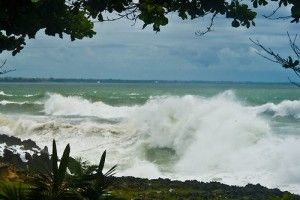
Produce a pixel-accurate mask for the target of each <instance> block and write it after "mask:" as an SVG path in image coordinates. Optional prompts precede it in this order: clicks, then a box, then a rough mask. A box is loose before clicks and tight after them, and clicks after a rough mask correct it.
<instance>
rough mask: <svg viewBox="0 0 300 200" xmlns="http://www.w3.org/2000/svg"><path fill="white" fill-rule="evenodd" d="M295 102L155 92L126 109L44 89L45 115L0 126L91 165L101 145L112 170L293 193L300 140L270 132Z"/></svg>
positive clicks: (299, 175) (298, 177) (298, 179)
mask: <svg viewBox="0 0 300 200" xmlns="http://www.w3.org/2000/svg"><path fill="white" fill-rule="evenodd" d="M298 104H299V101H298V100H295V101H289V100H285V101H282V102H280V103H277V104H274V103H266V104H263V105H259V106H258V105H249V104H247V103H246V102H241V101H240V100H239V98H238V97H236V95H235V94H234V92H233V91H231V90H229V91H225V92H222V93H220V94H217V95H214V96H212V97H204V96H200V95H183V96H176V95H160V96H157V95H156V96H153V97H151V98H149V99H148V101H147V102H146V103H144V104H142V105H133V106H129V105H123V106H113V105H108V104H106V103H104V102H102V101H92V100H90V99H85V98H84V97H78V96H64V95H61V94H57V93H49V94H47V96H46V98H45V100H44V103H43V110H41V111H42V112H44V113H45V115H40V116H39V115H37V116H29V115H25V116H24V115H23V116H20V115H18V114H10V115H3V116H1V117H2V119H1V118H0V123H1V120H2V125H1V126H0V129H1V130H2V132H6V131H7V132H9V134H12V135H18V136H20V137H23V138H32V139H33V140H36V141H37V142H38V144H40V145H41V146H43V145H49V141H51V139H52V138H56V139H57V141H58V146H59V148H62V147H64V145H65V144H66V143H70V144H71V146H74V148H73V151H72V153H73V154H74V155H76V156H82V157H83V158H85V159H88V160H90V161H91V162H94V163H95V162H97V159H98V157H99V155H100V154H101V152H102V151H103V150H104V149H107V150H108V153H109V154H110V157H111V158H112V159H110V160H108V163H109V164H110V165H113V164H116V163H118V165H119V172H118V174H119V175H135V176H143V177H151V178H154V177H169V178H173V179H181V180H184V179H198V180H204V181H211V180H218V181H222V182H225V183H230V184H239V185H244V184H246V183H249V182H250V183H261V184H264V185H267V186H269V187H280V188H282V189H289V190H291V191H296V192H300V185H299V184H298V183H300V170H298V169H299V166H300V152H299V145H300V137H299V135H297V134H294V135H284V137H283V136H281V135H277V134H276V132H274V127H272V120H273V117H275V116H278V115H282V116H289V117H294V118H296V119H297V118H298V117H297V116H299V113H300V111H299V110H298V109H297V108H298ZM268 116H270V117H268ZM61 150H62V149H61ZM153 152H156V153H153ZM149 155H150V156H149ZM162 157H163V158H164V159H161V158H162ZM162 161H164V162H162Z"/></svg>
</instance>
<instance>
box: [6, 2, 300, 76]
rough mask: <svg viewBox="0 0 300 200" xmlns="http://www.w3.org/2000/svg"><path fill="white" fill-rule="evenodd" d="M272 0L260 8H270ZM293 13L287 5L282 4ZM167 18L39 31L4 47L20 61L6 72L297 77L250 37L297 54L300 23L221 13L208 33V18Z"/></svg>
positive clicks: (11, 61)
mask: <svg viewBox="0 0 300 200" xmlns="http://www.w3.org/2000/svg"><path fill="white" fill-rule="evenodd" d="M271 10H272V7H269V8H267V9H264V10H262V13H270V12H271ZM280 12H281V14H283V15H285V14H288V10H287V9H283V10H281V11H280ZM168 17H169V24H168V25H167V26H166V27H162V28H161V31H160V32H159V33H155V32H154V31H152V28H151V26H150V27H148V28H146V29H144V30H143V29H142V23H139V22H138V23H136V24H135V25H133V24H132V22H131V21H128V20H119V21H114V22H106V23H96V25H95V31H96V32H97V35H96V36H94V38H92V39H89V38H88V39H83V40H76V41H74V42H71V41H70V39H69V38H68V37H65V38H64V39H59V38H58V37H49V36H45V35H44V34H43V31H40V32H39V33H38V35H37V37H36V39H33V40H27V45H26V47H25V48H24V49H23V51H21V53H19V54H17V55H16V56H14V57H13V56H11V55H10V53H8V52H5V53H4V54H2V55H1V58H2V59H7V60H8V62H7V63H8V66H10V67H12V68H15V69H16V71H15V72H11V73H9V74H7V75H6V76H9V77H40V78H50V77H53V78H83V79H87V78H92V79H126V80H128V79H130V80H200V81H251V82H288V77H290V78H292V79H295V80H297V77H295V76H294V75H293V73H291V72H289V71H287V70H284V69H283V68H282V67H281V66H280V65H277V64H275V63H272V62H270V61H268V60H266V59H264V58H262V57H260V56H258V55H257V53H256V51H258V49H257V47H256V46H255V45H254V44H252V43H251V41H250V40H249V38H252V39H258V40H259V41H260V42H262V43H263V44H264V45H266V46H268V47H271V48H272V49H273V50H275V51H278V52H280V53H281V54H283V55H286V56H287V55H289V54H292V52H291V51H290V49H289V45H288V44H289V43H288V38H287V36H286V31H289V32H290V33H291V34H292V35H293V34H296V33H299V30H300V29H299V24H290V23H289V21H284V20H266V19H263V17H260V16H259V17H258V19H256V27H254V28H250V29H246V28H238V29H235V28H232V27H231V26H230V24H231V21H230V20H224V19H223V17H222V16H219V17H218V18H217V19H216V22H215V24H214V27H213V29H214V31H213V32H210V33H208V34H206V35H205V36H202V37H201V36H197V35H195V32H196V31H198V30H204V29H205V27H206V26H207V25H208V23H209V22H208V20H205V19H196V20H186V21H182V20H180V19H179V18H178V17H176V15H175V14H172V15H169V16H168Z"/></svg>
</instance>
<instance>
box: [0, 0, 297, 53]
mask: <svg viewBox="0 0 300 200" xmlns="http://www.w3.org/2000/svg"><path fill="white" fill-rule="evenodd" d="M271 1H273V2H277V3H278V7H283V6H288V5H290V6H291V16H290V17H291V18H292V21H291V22H295V23H298V22H299V20H300V1H299V0H247V1H243V0H230V1H227V0H213V1H212V0H139V1H133V0H1V1H0V53H1V52H2V51H4V50H7V51H11V52H12V54H13V55H16V54H17V53H19V52H20V51H21V50H22V49H23V48H24V46H25V45H26V43H25V41H26V39H27V38H29V39H31V38H35V37H36V34H37V32H38V31H40V30H44V32H45V34H46V35H49V36H59V37H60V38H63V37H64V36H69V37H70V39H71V40H72V41H73V40H75V39H82V38H85V37H93V36H94V35H95V34H96V33H95V31H94V30H93V29H94V24H95V23H96V22H103V21H114V20H118V19H122V18H126V19H129V20H133V21H134V22H135V21H137V20H140V21H142V22H143V24H144V25H143V28H145V27H146V26H148V25H152V27H153V30H154V31H156V32H157V31H160V29H161V27H162V26H166V25H167V24H168V22H169V19H168V16H169V15H168V14H169V13H175V14H177V15H178V16H179V17H180V18H181V19H184V20H187V19H196V18H201V17H205V16H206V15H210V14H211V15H213V16H214V17H215V16H216V15H220V16H223V17H224V18H228V19H230V20H232V24H231V25H232V26H233V27H235V28H237V27H240V26H244V27H247V28H250V27H251V26H255V21H254V20H255V18H256V16H257V13H256V11H255V9H256V8H257V7H259V6H266V5H268V3H269V2H271ZM112 16H116V17H112Z"/></svg>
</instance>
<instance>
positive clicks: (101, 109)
mask: <svg viewBox="0 0 300 200" xmlns="http://www.w3.org/2000/svg"><path fill="white" fill-rule="evenodd" d="M134 109H135V108H134V107H128V106H121V107H113V106H110V105H107V104H105V103H103V102H91V101H88V100H86V99H83V98H81V97H78V96H69V97H64V96H62V95H60V94H49V98H48V99H47V100H46V102H45V109H44V111H45V113H46V114H47V115H78V116H96V117H101V118H122V117H126V116H127V115H128V113H129V112H131V111H132V110H134Z"/></svg>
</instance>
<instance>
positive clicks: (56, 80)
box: [0, 77, 283, 84]
mask: <svg viewBox="0 0 300 200" xmlns="http://www.w3.org/2000/svg"><path fill="white" fill-rule="evenodd" d="M1 82H2V83H5V82H11V83H13V82H16V83H18V82H28V83H211V84H262V83H266V82H247V81H245V82H234V81H198V80H197V81H196V80H190V81H178V80H124V79H76V78H70V79H66V78H23V77H3V78H0V83H1ZM282 83H283V82H281V83H279V84H282ZM267 84H272V83H267ZM274 84H278V83H274Z"/></svg>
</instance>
